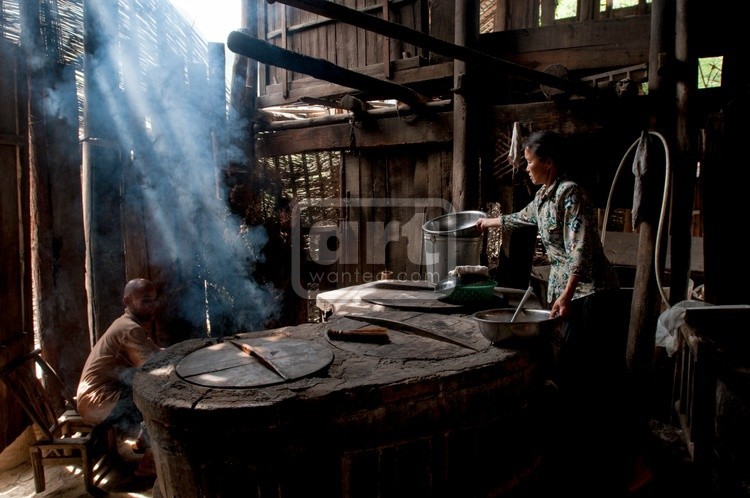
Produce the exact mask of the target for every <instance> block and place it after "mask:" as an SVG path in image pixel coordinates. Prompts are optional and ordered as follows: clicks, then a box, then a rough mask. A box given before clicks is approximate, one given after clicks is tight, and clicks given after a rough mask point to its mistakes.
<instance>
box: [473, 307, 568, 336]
mask: <svg viewBox="0 0 750 498" xmlns="http://www.w3.org/2000/svg"><path fill="white" fill-rule="evenodd" d="M515 311H516V310H515V308H498V309H491V310H483V311H477V312H476V313H474V314H473V315H471V316H472V317H473V318H474V320H476V322H477V324H478V325H479V331H480V332H481V333H482V335H483V336H484V337H486V338H487V339H489V340H490V341H492V342H499V341H503V340H505V339H509V338H511V337H524V338H527V337H537V336H540V335H550V334H552V333H555V332H556V331H558V330H559V328H560V326H561V325H562V318H560V317H559V316H558V317H555V318H550V317H549V311H548V310H540V309H523V310H521V312H520V313H519V314H518V317H517V318H516V321H515V322H513V323H511V321H510V319H511V318H512V317H513V313H515Z"/></svg>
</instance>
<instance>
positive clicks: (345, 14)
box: [268, 0, 599, 97]
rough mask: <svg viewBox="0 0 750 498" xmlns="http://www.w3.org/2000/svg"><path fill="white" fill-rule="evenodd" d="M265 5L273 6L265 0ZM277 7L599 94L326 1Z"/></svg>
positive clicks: (288, 1) (298, 0) (286, 0)
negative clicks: (328, 18)
mask: <svg viewBox="0 0 750 498" xmlns="http://www.w3.org/2000/svg"><path fill="white" fill-rule="evenodd" d="M268 1H269V3H274V1H272V0H268ZM278 1H279V2H280V3H283V4H285V5H289V6H291V7H296V8H298V9H302V10H306V11H308V12H313V13H315V14H318V15H322V16H326V17H330V18H333V19H336V20H337V21H340V22H344V23H347V24H351V25H354V26H356V27H358V28H362V29H366V30H369V31H372V32H374V33H379V34H381V35H383V36H389V37H391V38H396V39H399V40H401V41H404V42H407V43H411V44H413V45H416V46H418V47H423V48H426V49H428V50H429V51H431V52H435V53H439V54H442V55H445V56H448V57H452V58H453V59H458V60H460V61H464V62H471V63H476V64H477V65H478V66H480V67H481V66H485V67H486V66H489V67H491V68H494V69H496V70H498V71H501V72H503V73H505V74H509V75H511V76H516V77H519V78H523V79H526V80H530V81H532V82H535V83H539V84H544V85H547V86H549V87H552V88H557V89H559V90H566V91H567V92H569V93H572V94H575V95H582V96H590V97H591V96H597V95H599V91H598V90H597V89H595V88H592V87H590V86H588V85H586V84H582V83H580V82H576V81H570V80H566V79H563V78H558V77H556V76H553V75H551V74H547V73H544V72H542V71H535V70H533V69H529V68H527V67H524V66H521V65H518V64H513V63H511V62H508V61H505V60H502V59H498V58H497V57H494V56H492V55H489V54H487V53H484V52H480V51H478V50H475V49H472V48H468V47H464V46H461V45H456V44H454V43H450V42H447V41H444V40H440V39H438V38H434V37H432V36H430V35H427V34H425V33H422V32H420V31H417V30H415V29H411V28H408V27H406V26H402V25H400V24H396V23H392V22H388V21H386V20H384V19H380V18H377V17H375V16H371V15H367V14H363V13H361V12H359V11H357V10H354V9H350V8H348V7H344V6H343V5H338V4H336V3H334V2H330V1H326V0H278Z"/></svg>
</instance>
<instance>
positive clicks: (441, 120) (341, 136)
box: [256, 113, 453, 157]
mask: <svg viewBox="0 0 750 498" xmlns="http://www.w3.org/2000/svg"><path fill="white" fill-rule="evenodd" d="M451 119H452V118H451V113H439V114H436V115H435V116H434V117H431V118H430V119H429V120H428V119H424V120H419V121H417V122H412V123H406V122H404V120H403V119H400V118H398V117H396V118H388V119H381V120H378V121H377V123H373V124H374V125H376V126H372V127H368V128H367V129H366V130H362V129H361V128H359V127H355V128H354V129H353V131H354V137H355V143H356V146H357V147H358V148H370V147H387V146H392V145H407V144H424V143H434V142H439V143H445V142H450V140H451V139H452V128H453V127H452V121H451ZM351 131H352V128H351V125H349V124H343V123H342V124H337V125H331V126H319V127H310V128H302V129H296V130H287V131H276V132H274V133H272V134H260V135H258V142H257V143H256V153H257V154H258V157H272V156H279V155H284V154H295V153H300V152H305V151H308V152H311V151H319V150H340V149H348V148H350V147H351V145H352V144H351V141H350V132H351Z"/></svg>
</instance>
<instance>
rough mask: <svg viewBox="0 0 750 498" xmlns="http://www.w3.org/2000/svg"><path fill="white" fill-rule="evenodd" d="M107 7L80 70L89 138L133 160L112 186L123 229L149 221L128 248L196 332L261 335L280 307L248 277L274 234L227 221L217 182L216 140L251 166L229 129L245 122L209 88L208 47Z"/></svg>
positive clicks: (94, 24) (98, 11) (232, 218)
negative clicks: (156, 273)
mask: <svg viewBox="0 0 750 498" xmlns="http://www.w3.org/2000/svg"><path fill="white" fill-rule="evenodd" d="M107 3H108V2H93V3H92V5H100V7H91V11H92V13H93V14H94V15H95V16H96V18H94V19H91V20H90V21H89V22H88V23H87V31H86V37H88V39H89V40H92V41H94V42H95V43H94V44H93V46H94V48H95V50H92V51H91V56H90V57H88V58H87V59H86V64H85V67H84V79H88V82H87V84H86V92H85V106H84V108H85V118H86V122H85V125H84V133H85V134H86V138H87V139H99V138H101V139H102V140H104V141H107V142H114V143H116V144H119V146H120V147H121V149H122V150H124V151H125V156H126V157H124V159H125V160H124V167H123V171H124V174H123V177H122V178H117V179H116V180H115V182H114V184H113V188H115V184H119V185H122V193H123V198H122V199H123V204H124V206H125V212H126V215H125V217H124V223H126V224H131V225H132V224H142V228H141V230H142V234H143V236H142V237H140V238H138V237H135V238H133V237H131V238H130V239H128V240H129V242H128V244H126V247H127V246H128V245H132V244H136V245H137V244H143V246H144V247H143V249H142V250H143V254H144V255H146V256H147V258H148V261H147V262H148V265H149V267H150V268H157V269H159V270H160V272H161V275H163V276H164V278H165V279H166V280H167V281H166V282H163V283H164V284H165V289H164V291H165V295H166V296H167V297H168V299H169V300H171V301H174V303H173V304H172V305H173V306H176V308H175V313H176V314H178V315H179V318H180V319H181V320H184V321H185V322H187V323H188V324H189V325H190V327H192V328H193V331H194V334H195V331H199V330H205V331H207V332H208V333H211V330H212V329H213V333H212V335H217V334H218V335H226V334H231V333H235V332H237V331H248V330H256V329H258V328H261V327H262V325H263V323H264V321H265V320H266V319H268V318H269V317H270V316H273V315H274V314H275V313H276V312H277V307H278V303H276V302H275V300H274V299H273V297H272V294H271V292H270V290H269V289H267V288H266V287H265V286H261V285H259V284H258V283H257V282H255V281H254V280H253V278H252V271H253V268H254V266H255V264H256V263H257V262H258V261H259V260H260V258H261V249H262V248H263V245H265V243H266V242H267V235H266V233H265V230H264V229H263V227H259V226H258V227H252V226H245V225H243V223H242V220H241V219H239V218H238V217H237V216H236V215H234V214H233V213H232V212H230V210H229V208H228V206H227V203H226V201H225V199H226V198H227V197H228V196H227V193H226V185H222V184H219V185H217V173H216V168H217V167H220V166H223V165H220V164H217V161H216V158H215V155H214V144H213V143H212V137H214V138H215V139H217V140H218V144H219V147H220V148H221V149H222V150H231V151H232V158H233V159H234V160H235V161H237V162H239V163H240V164H245V163H246V162H247V160H246V159H245V158H243V157H240V156H239V154H241V152H242V151H241V148H239V147H237V146H235V145H233V144H231V143H230V142H229V139H228V134H227V132H226V131H225V130H232V131H233V133H236V131H237V130H241V129H244V126H246V123H239V122H230V121H234V120H236V118H234V117H229V118H227V117H226V107H225V106H226V103H225V102H224V101H225V97H224V92H223V91H221V92H220V93H221V95H219V98H218V99H217V98H215V95H214V94H213V93H212V92H211V91H210V90H211V88H210V86H209V84H208V70H207V61H206V46H205V44H203V45H202V49H200V48H195V46H193V45H190V44H189V43H178V41H179V40H178V39H176V38H175V33H174V32H170V31H168V30H164V28H165V26H164V25H162V26H160V28H161V29H155V28H156V27H155V26H154V27H149V26H144V25H136V21H140V22H146V21H144V20H143V18H141V17H139V16H136V15H134V13H129V14H130V15H129V20H130V21H129V22H130V25H128V26H126V27H127V28H128V29H127V30H125V28H123V24H122V23H123V21H122V18H121V16H122V12H118V13H116V14H115V13H113V12H112V8H111V7H110V6H106V5H103V4H107ZM156 4H157V5H159V6H161V7H163V8H167V9H171V10H169V11H168V12H162V13H160V14H159V15H157V16H156V17H157V18H160V19H161V20H162V21H163V20H164V19H165V18H167V19H168V18H169V15H168V13H169V12H173V9H172V8H171V6H170V5H169V4H168V3H167V2H156ZM128 5H140V4H138V3H136V2H133V3H129V4H128ZM121 8H122V6H121ZM118 16H120V17H118ZM222 90H223V89H222ZM214 93H215V92H214ZM53 94H54V92H50V98H49V101H50V106H53V104H54V99H53V98H52V95H53ZM227 120H229V121H227ZM222 155H224V154H222ZM217 191H218V195H217ZM126 230H130V231H131V232H133V231H134V230H133V227H132V226H127V227H126ZM207 320H208V322H209V324H208V326H206V324H207ZM217 323H218V324H220V325H219V326H217ZM216 329H220V330H218V331H217V330H216Z"/></svg>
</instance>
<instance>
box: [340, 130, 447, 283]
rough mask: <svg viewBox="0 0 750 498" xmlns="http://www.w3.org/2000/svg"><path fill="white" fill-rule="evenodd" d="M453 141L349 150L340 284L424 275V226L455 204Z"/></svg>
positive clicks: (344, 195) (414, 277)
mask: <svg viewBox="0 0 750 498" xmlns="http://www.w3.org/2000/svg"><path fill="white" fill-rule="evenodd" d="M452 165H453V154H452V152H451V150H450V147H449V146H446V145H443V146H433V147H429V148H428V147H421V148H412V149H411V150H405V149H403V148H400V149H399V148H394V149H380V150H375V149H372V150H370V151H362V152H357V153H347V154H345V155H344V178H343V179H342V190H343V191H342V193H341V194H342V198H343V199H344V206H345V208H344V209H343V210H342V221H341V223H340V226H341V227H342V228H344V230H343V231H342V232H343V234H344V235H343V236H341V235H340V240H339V242H340V243H344V244H347V245H346V248H345V249H346V250H345V251H342V255H344V257H342V258H340V260H339V261H338V272H339V277H338V281H339V286H340V287H345V286H347V285H352V284H357V283H363V282H368V281H371V280H374V279H375V278H377V275H378V273H380V272H381V271H384V270H389V271H392V272H393V276H392V278H399V279H406V280H415V279H418V278H420V275H422V276H423V273H422V272H423V268H422V266H421V265H422V264H423V261H422V254H423V253H422V242H423V231H422V225H423V224H424V223H425V222H426V221H428V220H430V219H432V218H435V217H437V216H440V215H443V214H446V213H447V212H448V209H450V207H451V205H450V195H451V185H450V178H451V169H452ZM347 206H348V207H347Z"/></svg>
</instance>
